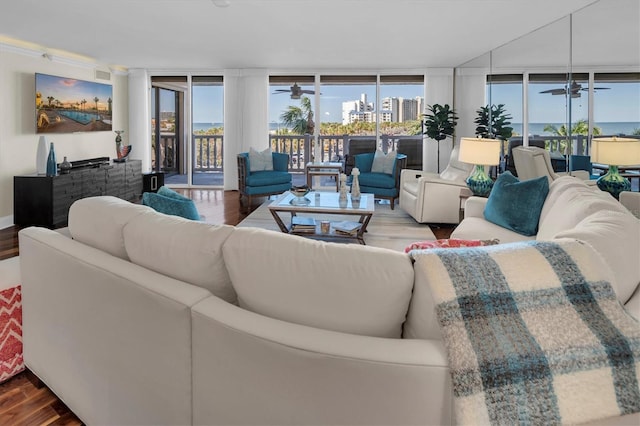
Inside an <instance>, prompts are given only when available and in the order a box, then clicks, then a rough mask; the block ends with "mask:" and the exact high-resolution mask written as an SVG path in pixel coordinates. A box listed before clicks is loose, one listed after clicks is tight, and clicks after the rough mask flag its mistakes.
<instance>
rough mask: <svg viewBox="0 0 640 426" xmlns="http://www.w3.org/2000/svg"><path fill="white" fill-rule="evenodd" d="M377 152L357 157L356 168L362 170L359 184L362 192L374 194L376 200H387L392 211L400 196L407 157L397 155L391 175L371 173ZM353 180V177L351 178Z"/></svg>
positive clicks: (377, 172)
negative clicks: (401, 173) (402, 173)
mask: <svg viewBox="0 0 640 426" xmlns="http://www.w3.org/2000/svg"><path fill="white" fill-rule="evenodd" d="M374 158H375V152H368V153H366V154H357V155H356V156H355V167H357V168H358V169H359V170H360V176H359V177H358V182H359V184H360V192H365V193H370V194H373V195H374V197H375V198H382V199H387V200H389V201H390V202H391V210H393V208H394V205H395V200H396V198H398V196H399V194H400V172H401V171H402V169H404V168H405V167H406V164H407V156H406V155H404V154H396V160H395V162H394V163H393V170H391V173H381V172H379V171H376V172H373V171H371V169H372V167H373V159H374ZM349 179H350V180H351V179H353V176H351V177H349Z"/></svg>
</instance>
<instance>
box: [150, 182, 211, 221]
mask: <svg viewBox="0 0 640 426" xmlns="http://www.w3.org/2000/svg"><path fill="white" fill-rule="evenodd" d="M142 204H144V205H145V206H149V207H151V208H152V209H154V210H155V211H158V212H160V213H164V214H170V215H173V216H180V217H184V218H186V219H192V220H200V214H198V209H197V208H196V205H195V203H194V202H193V200H192V199H191V198H188V197H185V196H184V195H181V194H178V193H177V192H175V191H174V190H172V189H169V188H167V187H166V186H161V187H160V189H159V190H158V192H157V193H154V192H145V193H144V194H142Z"/></svg>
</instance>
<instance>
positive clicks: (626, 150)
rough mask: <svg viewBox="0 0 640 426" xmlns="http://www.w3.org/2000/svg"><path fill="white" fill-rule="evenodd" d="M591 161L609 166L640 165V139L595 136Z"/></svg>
mask: <svg viewBox="0 0 640 426" xmlns="http://www.w3.org/2000/svg"><path fill="white" fill-rule="evenodd" d="M591 161H592V162H594V163H601V164H607V165H609V166H635V165H640V139H632V138H618V137H615V136H614V137H610V138H594V139H593V140H592V141H591Z"/></svg>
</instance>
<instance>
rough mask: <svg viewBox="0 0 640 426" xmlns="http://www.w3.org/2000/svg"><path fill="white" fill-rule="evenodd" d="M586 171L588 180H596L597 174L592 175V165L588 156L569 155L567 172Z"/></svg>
mask: <svg viewBox="0 0 640 426" xmlns="http://www.w3.org/2000/svg"><path fill="white" fill-rule="evenodd" d="M576 170H586V171H587V172H589V179H598V178H599V177H600V175H599V174H594V173H593V165H592V164H591V157H590V156H589V155H571V156H570V157H569V171H570V172H574V171H576Z"/></svg>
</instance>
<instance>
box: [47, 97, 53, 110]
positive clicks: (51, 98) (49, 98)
mask: <svg viewBox="0 0 640 426" xmlns="http://www.w3.org/2000/svg"><path fill="white" fill-rule="evenodd" d="M54 99H55V98H54V97H53V96H47V100H48V101H49V108H51V102H53V100H54Z"/></svg>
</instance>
